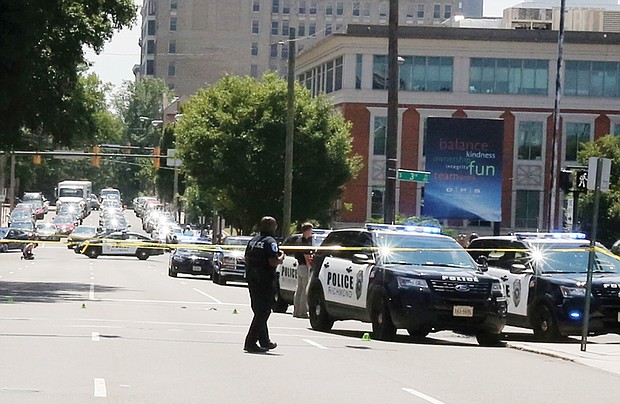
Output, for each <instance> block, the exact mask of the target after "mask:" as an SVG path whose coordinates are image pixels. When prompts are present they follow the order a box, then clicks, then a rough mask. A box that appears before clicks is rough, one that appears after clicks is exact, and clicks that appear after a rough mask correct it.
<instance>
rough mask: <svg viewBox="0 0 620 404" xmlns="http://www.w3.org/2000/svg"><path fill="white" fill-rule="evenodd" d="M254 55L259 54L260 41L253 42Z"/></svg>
mask: <svg viewBox="0 0 620 404" xmlns="http://www.w3.org/2000/svg"><path fill="white" fill-rule="evenodd" d="M251 52H252V56H258V43H257V42H252V50H251Z"/></svg>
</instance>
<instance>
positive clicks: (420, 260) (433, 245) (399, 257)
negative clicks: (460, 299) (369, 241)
mask: <svg viewBox="0 0 620 404" xmlns="http://www.w3.org/2000/svg"><path fill="white" fill-rule="evenodd" d="M377 239H378V246H379V258H380V259H381V260H382V261H383V263H384V264H408V265H425V266H437V267H452V268H467V269H474V270H475V269H477V265H476V263H475V262H474V261H473V260H472V258H471V256H470V255H469V254H468V253H467V252H466V251H465V250H464V249H463V248H462V247H461V246H459V245H458V244H457V243H456V241H454V240H452V239H450V238H444V237H428V236H426V235H413V234H402V235H401V234H379V235H377Z"/></svg>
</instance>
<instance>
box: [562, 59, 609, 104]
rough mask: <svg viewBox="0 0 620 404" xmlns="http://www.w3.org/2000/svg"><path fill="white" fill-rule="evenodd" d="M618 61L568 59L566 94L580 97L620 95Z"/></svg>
mask: <svg viewBox="0 0 620 404" xmlns="http://www.w3.org/2000/svg"><path fill="white" fill-rule="evenodd" d="M619 66H620V63H618V62H587V61H574V60H571V61H567V62H566V79H565V85H566V88H565V90H564V94H565V95H568V96H578V97H620V91H619V89H618V85H619V84H620V74H619V72H618V71H619Z"/></svg>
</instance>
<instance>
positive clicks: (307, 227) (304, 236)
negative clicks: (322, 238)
mask: <svg viewBox="0 0 620 404" xmlns="http://www.w3.org/2000/svg"><path fill="white" fill-rule="evenodd" d="M312 229H313V226H312V223H304V224H303V225H301V237H300V238H299V240H298V245H299V246H304V247H308V249H301V250H297V252H296V253H295V258H296V259H297V264H298V265H297V290H296V291H295V297H294V299H293V317H298V318H308V294H307V292H306V289H307V287H308V276H309V272H310V264H311V260H312V255H311V253H312V251H311V247H312Z"/></svg>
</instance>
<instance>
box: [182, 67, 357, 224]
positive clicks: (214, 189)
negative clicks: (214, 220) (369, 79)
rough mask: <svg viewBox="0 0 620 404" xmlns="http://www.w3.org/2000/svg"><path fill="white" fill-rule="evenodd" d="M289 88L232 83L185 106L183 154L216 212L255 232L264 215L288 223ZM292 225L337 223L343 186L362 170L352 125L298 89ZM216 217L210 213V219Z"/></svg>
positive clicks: (277, 83) (271, 77)
mask: <svg viewBox="0 0 620 404" xmlns="http://www.w3.org/2000/svg"><path fill="white" fill-rule="evenodd" d="M286 99H287V83H286V81H285V80H283V79H282V78H279V77H277V76H276V75H275V74H273V73H269V74H266V75H265V76H263V78H262V80H261V81H258V80H255V79H253V78H250V77H236V76H226V77H224V78H222V79H221V80H220V81H218V82H217V83H216V84H214V85H213V86H211V87H209V88H207V89H203V90H201V91H199V92H198V93H197V94H196V95H194V96H193V97H192V98H191V99H190V100H189V102H187V103H185V104H184V105H183V116H182V118H181V119H180V121H179V123H178V124H177V128H176V136H177V150H178V151H179V153H180V156H181V158H182V160H183V164H184V169H185V170H186V171H187V172H188V173H189V174H190V175H191V177H192V178H193V181H194V183H195V184H196V185H197V186H198V187H199V188H200V189H201V193H202V194H205V193H208V194H209V195H211V198H212V200H213V209H215V210H217V211H218V212H220V214H222V215H223V216H224V217H225V218H226V220H227V221H228V223H231V224H232V225H233V226H235V227H237V228H240V229H243V231H244V232H248V231H249V230H250V229H251V228H252V226H253V225H254V224H256V223H257V222H258V221H259V219H260V218H261V216H263V215H266V214H269V215H273V216H275V217H276V218H277V219H278V220H279V221H281V220H280V219H281V217H282V210H283V188H284V157H285V156H284V154H285V153H284V150H285V137H286ZM294 133H295V135H294V162H293V167H294V169H293V193H292V221H293V222H295V221H302V220H306V219H315V220H317V221H319V222H320V223H327V222H329V220H330V218H331V215H332V213H333V212H332V209H333V205H334V202H335V201H336V199H337V198H338V197H339V196H340V193H341V188H342V186H343V185H344V184H345V183H346V182H347V181H349V180H350V179H351V178H352V177H353V176H354V175H355V174H356V173H357V171H358V170H359V167H360V159H359V157H357V156H353V155H352V139H351V135H350V124H349V123H347V122H346V121H345V120H344V118H343V117H342V115H340V114H339V113H337V112H336V111H335V110H334V108H333V105H332V103H331V102H330V100H329V99H328V98H326V97H324V96H319V97H316V98H313V97H312V95H311V94H310V92H309V91H308V90H307V89H306V88H304V87H303V86H301V85H300V84H299V83H297V84H296V86H295V131H294ZM205 213H209V212H205Z"/></svg>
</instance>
